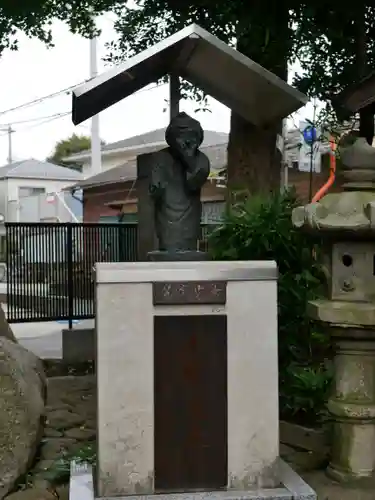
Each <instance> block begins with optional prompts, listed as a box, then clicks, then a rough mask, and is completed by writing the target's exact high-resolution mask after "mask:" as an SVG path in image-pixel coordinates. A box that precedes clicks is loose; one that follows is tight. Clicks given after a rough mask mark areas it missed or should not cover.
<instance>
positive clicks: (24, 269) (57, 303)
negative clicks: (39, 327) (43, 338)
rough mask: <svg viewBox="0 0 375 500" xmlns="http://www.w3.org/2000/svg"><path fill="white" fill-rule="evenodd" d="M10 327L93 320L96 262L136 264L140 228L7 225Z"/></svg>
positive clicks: (97, 225) (123, 226) (39, 224)
mask: <svg viewBox="0 0 375 500" xmlns="http://www.w3.org/2000/svg"><path fill="white" fill-rule="evenodd" d="M6 237H7V274H8V276H7V308H8V320H9V322H10V323H16V322H33V321H50V320H68V321H69V322H71V321H72V320H74V319H85V318H92V317H94V292H95V286H94V273H93V271H94V266H95V262H124V261H136V260H137V225H136V224H72V223H66V224H64V223H35V224H34V223H7V224H6Z"/></svg>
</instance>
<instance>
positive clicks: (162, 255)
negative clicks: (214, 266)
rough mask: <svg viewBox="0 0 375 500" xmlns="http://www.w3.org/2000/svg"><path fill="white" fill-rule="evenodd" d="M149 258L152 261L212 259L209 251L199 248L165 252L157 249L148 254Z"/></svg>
mask: <svg viewBox="0 0 375 500" xmlns="http://www.w3.org/2000/svg"><path fill="white" fill-rule="evenodd" d="M147 258H148V260H149V261H151V262H191V261H201V260H210V257H209V255H208V253H207V252H199V251H198V250H194V251H193V250H187V251H183V250H181V251H176V252H163V251H160V250H155V251H153V252H149V253H148V254H147Z"/></svg>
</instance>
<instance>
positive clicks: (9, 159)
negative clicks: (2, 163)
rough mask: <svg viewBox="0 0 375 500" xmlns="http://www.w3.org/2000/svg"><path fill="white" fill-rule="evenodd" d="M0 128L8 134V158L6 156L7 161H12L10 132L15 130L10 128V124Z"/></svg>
mask: <svg viewBox="0 0 375 500" xmlns="http://www.w3.org/2000/svg"><path fill="white" fill-rule="evenodd" d="M0 130H2V131H4V132H6V133H7V135H8V158H7V161H8V163H13V152H12V134H13V132H15V131H14V130H13V129H12V126H11V125H8V127H7V128H3V129H0Z"/></svg>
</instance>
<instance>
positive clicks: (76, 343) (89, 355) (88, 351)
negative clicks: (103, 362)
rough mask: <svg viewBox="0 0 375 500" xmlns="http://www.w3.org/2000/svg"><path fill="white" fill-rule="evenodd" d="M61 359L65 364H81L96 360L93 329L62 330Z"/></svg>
mask: <svg viewBox="0 0 375 500" xmlns="http://www.w3.org/2000/svg"><path fill="white" fill-rule="evenodd" d="M62 358H63V360H64V361H66V362H67V363H82V362H85V361H94V360H95V359H96V346H95V328H94V327H87V328H73V329H72V330H69V329H68V328H66V329H63V330H62Z"/></svg>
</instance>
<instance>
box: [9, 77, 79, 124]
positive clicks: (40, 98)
mask: <svg viewBox="0 0 375 500" xmlns="http://www.w3.org/2000/svg"><path fill="white" fill-rule="evenodd" d="M86 82H87V80H85V81H83V82H81V83H76V84H75V85H71V86H70V87H66V88H65V89H62V90H59V91H57V92H53V93H52V94H48V95H45V96H43V97H39V98H38V99H34V100H32V101H28V102H25V103H23V104H20V105H19V106H15V107H14V108H9V109H5V110H4V111H0V116H1V115H5V114H6V113H10V112H11V111H17V110H18V109H22V108H27V107H29V106H33V105H34V104H39V103H40V102H43V101H45V100H46V99H50V98H52V97H57V96H58V95H60V94H63V93H64V92H66V93H68V92H69V91H70V90H73V89H74V88H75V87H77V86H78V85H81V84H82V83H86Z"/></svg>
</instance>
